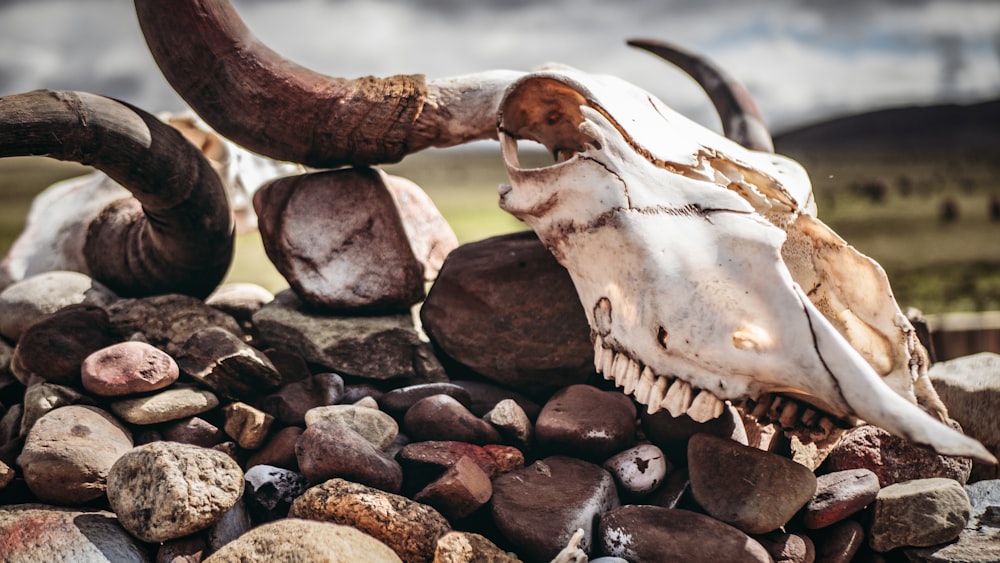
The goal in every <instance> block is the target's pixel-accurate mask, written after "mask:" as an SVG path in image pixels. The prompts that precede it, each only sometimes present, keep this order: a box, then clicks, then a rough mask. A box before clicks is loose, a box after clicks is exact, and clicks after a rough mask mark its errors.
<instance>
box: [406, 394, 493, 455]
mask: <svg viewBox="0 0 1000 563" xmlns="http://www.w3.org/2000/svg"><path fill="white" fill-rule="evenodd" d="M403 428H405V430H406V434H407V435H408V436H409V437H410V438H411V439H413V440H416V441H422V440H454V441H458V442H469V443H471V444H480V445H482V444H497V443H500V441H501V438H500V432H498V431H497V429H496V428H494V427H493V426H492V425H491V424H490V423H488V422H486V421H485V420H483V419H481V418H478V417H476V415H474V414H472V412H470V411H469V409H467V408H465V406H464V405H462V403H460V402H458V401H457V400H456V399H455V398H454V397H451V396H450V395H432V396H430V397H427V398H424V399H420V400H419V401H417V402H416V403H414V405H413V406H412V407H410V408H409V410H407V411H406V415H404V416H403Z"/></svg>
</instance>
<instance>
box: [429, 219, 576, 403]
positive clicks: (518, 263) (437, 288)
mask: <svg viewBox="0 0 1000 563" xmlns="http://www.w3.org/2000/svg"><path fill="white" fill-rule="evenodd" d="M420 319H421V323H422V325H423V327H424V330H425V331H426V332H427V335H428V336H429V337H430V339H431V341H432V342H434V344H435V345H436V346H437V347H439V348H440V350H442V351H443V352H444V353H445V354H446V355H447V356H448V357H450V358H452V359H454V360H455V361H456V362H458V363H459V364H461V365H463V366H466V367H468V368H469V369H471V370H472V371H474V372H475V373H477V374H479V375H482V376H483V377H486V378H487V379H489V380H491V381H494V382H496V383H499V384H501V385H503V386H505V387H509V388H511V389H517V390H519V391H521V392H524V393H526V394H528V395H547V394H549V393H551V392H553V391H555V390H556V389H559V388H561V387H565V386H567V385H572V384H574V383H583V382H586V381H587V380H588V379H589V378H590V377H591V376H592V375H593V373H594V366H593V364H594V349H593V345H592V344H591V342H590V327H589V325H588V324H587V319H586V316H585V315H584V312H583V309H582V308H581V307H580V301H579V298H578V297H577V295H576V290H575V289H574V288H573V283H572V281H571V280H570V278H569V274H567V273H566V270H565V268H563V267H562V266H560V265H559V263H558V262H556V260H555V258H553V257H552V254H551V253H550V252H549V251H548V250H546V249H545V247H544V246H542V244H541V243H540V242H539V241H538V238H537V237H536V236H535V235H534V233H531V232H524V233H516V234H512V235H505V236H500V237H494V238H490V239H487V240H483V241H479V242H475V243H471V244H464V245H462V246H460V247H458V248H457V249H455V250H454V251H453V252H452V253H451V254H450V255H448V258H447V259H446V260H445V263H444V266H443V267H442V268H441V272H440V273H439V274H438V279H437V281H436V282H435V283H434V286H433V287H432V288H431V290H430V292H429V293H428V295H427V299H426V301H424V304H423V306H422V307H421V309H420Z"/></svg>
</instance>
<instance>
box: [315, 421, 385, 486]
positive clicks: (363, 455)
mask: <svg viewBox="0 0 1000 563" xmlns="http://www.w3.org/2000/svg"><path fill="white" fill-rule="evenodd" d="M295 457H296V459H298V462H299V470H300V471H301V472H302V474H303V475H305V476H306V479H308V480H309V482H310V483H320V482H323V481H326V480H327V479H330V478H332V477H340V478H343V479H348V480H351V481H356V482H358V483H361V484H364V485H368V486H371V487H375V488H377V489H381V490H383V491H389V492H393V493H395V492H399V490H400V487H402V484H403V470H402V468H400V466H399V464H398V463H396V462H395V461H394V460H392V459H389V458H388V457H386V456H385V455H384V454H383V453H382V452H381V451H380V450H378V449H376V448H375V446H373V445H372V444H371V442H369V441H368V440H367V439H365V437H364V436H362V435H361V434H358V433H357V432H355V431H354V430H351V429H350V428H348V427H347V426H343V425H341V424H338V423H336V422H330V421H319V422H316V423H315V424H313V425H311V426H309V427H308V428H306V430H305V432H303V433H302V436H301V437H299V440H298V442H297V443H296V444H295Z"/></svg>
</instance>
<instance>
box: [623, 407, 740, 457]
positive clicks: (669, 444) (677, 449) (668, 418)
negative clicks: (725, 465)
mask: <svg viewBox="0 0 1000 563" xmlns="http://www.w3.org/2000/svg"><path fill="white" fill-rule="evenodd" d="M639 420H640V422H641V424H642V431H643V433H644V434H645V435H646V438H647V439H648V440H649V441H650V442H652V443H653V444H655V445H656V446H658V447H659V448H660V449H661V450H663V453H664V454H666V456H667V459H669V460H670V461H671V462H673V463H674V464H675V465H687V449H688V440H690V439H691V436H694V435H695V434H711V435H713V436H718V437H720V438H729V439H731V440H732V439H734V438H736V437H738V436H739V435H740V434H741V433H743V434H745V430H743V429H742V428H743V421H742V417H735V416H733V411H732V410H729V409H727V410H726V411H723V413H722V415H721V416H719V417H717V418H714V419H712V420H709V421H707V422H695V421H694V420H691V417H689V416H688V415H686V414H682V415H681V416H678V417H676V418H674V416H673V415H671V414H670V412H669V411H666V410H661V411H657V412H656V413H654V414H649V412H648V411H647V410H646V409H642V410H640V412H639ZM734 441H736V442H739V443H743V444H744V445H747V443H744V442H740V441H739V440H734Z"/></svg>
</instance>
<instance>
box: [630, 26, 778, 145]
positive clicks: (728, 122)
mask: <svg viewBox="0 0 1000 563" xmlns="http://www.w3.org/2000/svg"><path fill="white" fill-rule="evenodd" d="M628 44H629V45H631V46H632V47H638V48H640V49H644V50H646V51H649V52H650V53H653V54H654V55H657V56H659V57H661V58H663V59H665V60H667V61H669V62H671V63H673V64H674V65H676V66H677V68H679V69H681V70H683V71H684V72H686V73H687V74H689V75H690V76H691V77H692V78H694V80H695V82H697V83H698V85H700V86H701V87H702V89H704V90H705V92H706V93H707V94H708V97H709V98H710V99H711V100H712V104H713V105H714V106H715V111H717V112H719V117H720V118H721V119H722V131H723V133H725V135H726V137H728V138H730V139H732V140H734V141H736V142H737V143H739V144H741V145H743V146H744V147H746V148H748V149H752V150H757V151H762V152H774V143H773V141H772V140H771V134H770V133H769V132H768V130H767V126H766V125H764V119H763V118H762V117H761V115H760V110H759V109H757V104H756V103H754V101H753V97H752V96H750V92H749V91H747V89H746V87H744V86H743V85H742V84H740V83H739V82H737V81H736V80H735V79H734V78H732V77H731V76H729V74H728V73H727V72H725V71H724V70H722V69H721V68H720V67H719V66H718V65H716V64H715V63H713V62H712V61H710V60H708V59H706V58H705V57H701V56H699V55H696V54H694V53H692V52H690V51H687V50H686V49H682V48H680V47H678V46H676V45H672V44H670V43H667V42H665V41H657V40H655V39H629V40H628Z"/></svg>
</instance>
